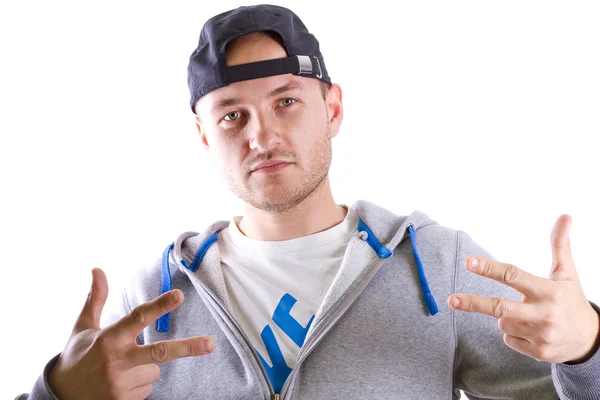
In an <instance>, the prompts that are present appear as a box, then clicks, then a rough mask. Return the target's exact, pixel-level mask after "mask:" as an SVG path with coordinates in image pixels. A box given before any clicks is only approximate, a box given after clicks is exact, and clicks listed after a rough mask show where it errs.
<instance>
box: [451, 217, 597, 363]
mask: <svg viewBox="0 0 600 400" xmlns="http://www.w3.org/2000/svg"><path fill="white" fill-rule="evenodd" d="M570 226H571V217H570V216H569V215H566V214H565V215H562V216H560V217H559V218H558V220H557V221H556V223H555V224H554V228H553V229H552V234H551V236H550V244H551V247H552V268H551V272H550V279H545V278H540V277H537V276H535V275H532V274H529V273H527V272H525V271H523V270H521V269H519V268H517V267H516V266H514V265H511V264H504V263H501V262H496V261H493V260H490V259H487V258H484V257H479V256H477V257H468V258H467V260H466V264H467V265H466V266H467V268H469V269H470V270H471V271H473V272H474V273H476V274H479V275H481V276H485V277H487V278H491V279H494V280H496V281H498V282H501V283H503V284H505V285H508V286H510V287H512V288H514V289H516V290H517V291H519V292H520V293H522V294H523V301H522V302H518V301H511V300H506V299H500V298H489V297H481V296H474V295H467V294H453V295H452V296H450V297H449V298H448V306H449V307H451V308H454V309H456V310H461V311H466V312H478V313H483V314H487V315H491V316H492V317H495V318H498V328H499V329H500V331H502V332H504V343H505V344H506V345H507V346H508V347H510V348H512V349H514V350H516V351H518V352H519V353H522V354H525V355H527V356H530V357H532V358H535V359H536V360H538V361H547V362H552V363H564V362H570V363H580V362H584V361H586V360H587V359H588V358H590V357H591V356H592V355H593V354H594V353H595V352H596V351H597V349H598V345H599V342H600V316H599V315H598V313H597V312H596V311H595V310H594V308H593V307H592V306H591V305H590V303H589V302H588V300H587V299H586V297H585V294H584V293H583V289H582V287H581V284H580V282H579V277H578V275H577V270H576V269H575V263H574V261H573V257H572V255H571V245H570V242H569V227H570Z"/></svg>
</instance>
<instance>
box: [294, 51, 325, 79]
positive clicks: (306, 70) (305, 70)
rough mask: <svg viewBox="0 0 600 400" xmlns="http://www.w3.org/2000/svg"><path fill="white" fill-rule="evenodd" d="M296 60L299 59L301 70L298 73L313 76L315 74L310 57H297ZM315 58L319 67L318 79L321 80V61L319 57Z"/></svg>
mask: <svg viewBox="0 0 600 400" xmlns="http://www.w3.org/2000/svg"><path fill="white" fill-rule="evenodd" d="M296 58H297V59H298V65H299V67H300V70H299V71H298V73H299V74H307V75H312V74H313V66H312V62H311V60H310V57H309V56H296ZM313 58H314V59H315V60H317V66H318V67H319V73H318V74H316V75H317V78H319V79H321V78H322V77H323V71H322V70H321V62H320V61H319V59H318V58H317V57H315V56H313Z"/></svg>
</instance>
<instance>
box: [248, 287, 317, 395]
mask: <svg viewBox="0 0 600 400" xmlns="http://www.w3.org/2000/svg"><path fill="white" fill-rule="evenodd" d="M294 304H296V299H295V298H294V297H293V296H292V295H291V294H289V293H286V294H285V295H283V297H282V298H281V300H279V304H278V305H277V308H276V309H275V312H274V313H273V321H274V322H275V324H277V326H278V327H279V328H281V330H282V331H283V332H284V333H285V334H286V335H287V336H288V337H289V338H290V339H292V340H293V341H294V343H296V344H297V345H298V347H302V345H303V344H304V340H305V339H306V334H307V333H308V330H309V329H310V325H311V324H312V322H313V320H314V319H315V316H314V315H313V316H312V317H311V318H310V321H308V324H307V325H306V328H304V327H303V326H302V325H300V323H299V322H298V321H296V319H295V318H294V317H292V316H291V315H290V311H291V310H292V307H294ZM260 337H261V339H262V340H263V343H264V344H265V347H266V349H267V352H268V353H269V358H270V359H271V363H272V364H273V366H272V367H269V365H268V364H267V362H266V361H265V359H264V358H263V357H262V356H261V355H260V353H258V351H257V352H256V353H257V354H258V356H259V357H260V361H261V363H262V365H263V367H265V370H266V371H267V375H268V377H269V380H270V381H271V384H272V385H273V390H274V391H275V393H279V392H280V391H281V388H282V387H283V383H284V382H285V380H286V379H287V377H288V376H289V375H290V373H291V372H292V369H291V368H290V367H288V366H287V364H286V362H285V358H284V357H283V354H282V352H281V349H280V348H279V345H278V344H277V339H275V335H274V334H273V330H272V329H271V327H270V326H269V325H267V326H265V327H264V329H263V330H262V332H261V334H260Z"/></svg>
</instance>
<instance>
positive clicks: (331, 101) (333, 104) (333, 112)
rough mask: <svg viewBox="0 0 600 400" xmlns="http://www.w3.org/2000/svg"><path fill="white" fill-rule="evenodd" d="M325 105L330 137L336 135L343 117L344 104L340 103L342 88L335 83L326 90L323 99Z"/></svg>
mask: <svg viewBox="0 0 600 400" xmlns="http://www.w3.org/2000/svg"><path fill="white" fill-rule="evenodd" d="M325 103H326V106H327V115H328V118H329V120H328V122H329V126H330V128H331V138H334V137H336V136H337V134H338V132H339V130H340V125H341V124H342V120H343V118H344V106H343V105H342V88H341V86H340V85H338V84H337V83H334V84H332V85H331V87H330V88H329V90H328V91H327V98H326V99H325Z"/></svg>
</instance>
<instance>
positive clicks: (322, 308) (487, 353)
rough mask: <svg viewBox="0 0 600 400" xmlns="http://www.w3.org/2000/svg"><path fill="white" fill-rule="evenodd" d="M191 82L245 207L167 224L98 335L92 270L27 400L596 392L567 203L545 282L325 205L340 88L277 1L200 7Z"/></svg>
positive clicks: (596, 367)
mask: <svg viewBox="0 0 600 400" xmlns="http://www.w3.org/2000/svg"><path fill="white" fill-rule="evenodd" d="M189 86H190V91H191V107H192V110H193V111H194V113H195V114H196V124H197V126H198V131H199V133H200V138H201V140H202V143H203V145H204V146H205V148H206V149H207V151H208V152H209V153H210V154H211V155H212V156H213V157H214V160H215V162H216V164H217V166H218V168H219V170H220V172H221V173H222V175H223V177H224V178H225V180H226V182H227V184H228V186H229V188H230V189H231V190H232V192H233V193H234V194H236V195H237V196H238V197H240V198H241V199H242V200H243V201H244V202H245V204H246V206H245V210H244V215H243V216H239V217H233V218H232V219H231V221H218V222H215V223H214V224H213V225H211V226H209V227H208V228H206V229H205V230H204V231H203V232H202V233H194V232H187V233H184V234H182V235H181V236H180V237H179V238H178V239H177V240H176V241H175V242H174V243H172V244H170V245H169V246H168V247H167V248H166V249H165V250H164V253H163V256H162V257H161V258H160V259H159V260H158V261H157V263H156V265H154V266H149V267H148V268H146V269H143V270H141V271H140V272H139V274H138V275H137V277H136V279H135V281H133V282H131V283H130V284H129V285H128V287H127V288H126V290H125V291H124V292H123V296H122V303H121V308H120V309H117V310H110V315H107V316H105V317H104V318H105V321H106V324H103V325H104V328H103V329H101V328H100V316H101V313H102V311H103V307H104V303H105V300H106V296H107V293H108V284H107V281H106V277H105V275H104V273H103V272H102V271H101V270H99V269H94V270H93V271H92V273H93V282H92V290H91V292H90V295H89V296H88V300H87V302H86V304H85V306H84V308H83V310H82V312H81V314H80V316H79V318H78V320H77V322H76V324H75V327H74V330H73V334H72V336H71V338H70V340H69V341H68V343H67V346H66V347H65V349H64V351H63V352H62V353H61V354H59V355H57V356H56V357H55V358H54V359H53V360H51V361H50V362H49V363H48V365H47V366H46V368H45V370H44V373H43V375H42V376H41V377H40V379H39V380H38V381H37V382H36V384H35V387H34V389H33V391H32V392H31V394H30V395H29V398H30V399H52V398H58V399H61V400H70V399H96V398H97V399H144V398H155V399H191V398H207V399H261V398H262V399H276V398H285V399H319V398H328V399H367V398H399V399H416V398H423V399H443V398H458V396H459V390H464V391H465V392H467V393H469V396H470V397H471V398H478V399H483V398H511V399H556V398H557V397H559V398H561V399H591V398H600V351H599V350H598V344H599V343H598V342H599V337H600V322H599V321H600V318H599V313H600V309H599V308H598V307H597V306H596V305H595V304H593V303H591V302H589V301H588V300H587V299H586V297H585V295H584V293H583V290H582V288H581V285H580V284H579V281H578V278H577V272H576V269H575V266H574V264H573V260H572V257H571V253H570V247H569V242H568V229H569V225H570V217H569V216H567V215H564V216H561V217H559V219H558V220H557V222H556V224H555V227H554V230H553V232H552V236H551V246H552V255H553V267H552V270H551V275H550V279H543V278H539V277H535V276H533V275H530V274H528V273H526V272H525V271H523V270H521V269H519V268H517V267H515V266H512V265H509V264H503V263H500V262H497V261H495V260H494V259H493V258H492V256H491V255H490V254H489V253H487V252H486V251H485V250H484V249H482V248H481V247H479V246H478V245H477V244H476V243H475V242H474V241H473V240H472V239H471V238H470V237H469V236H468V235H467V234H466V233H464V232H461V231H456V230H452V229H450V228H446V227H442V226H440V225H438V224H437V223H436V222H435V221H433V220H432V219H430V218H429V217H428V216H427V215H425V214H423V213H421V212H419V211H414V212H412V213H411V214H410V215H408V216H397V215H394V214H393V213H391V212H389V211H387V210H385V209H382V208H380V207H378V206H376V205H374V204H372V203H370V202H367V201H358V202H356V203H355V204H353V205H352V206H347V205H339V204H336V203H335V201H334V199H333V195H332V193H331V189H330V183H329V179H328V170H329V166H330V163H331V140H332V138H334V137H335V136H336V135H337V133H338V132H339V128H340V125H341V122H342V119H343V107H342V91H341V88H340V86H339V85H337V84H333V83H332V82H331V80H330V78H329V75H328V71H327V69H326V67H325V62H324V58H323V56H322V54H321V53H320V50H319V45H318V41H317V40H316V38H315V37H314V36H312V35H311V34H310V33H309V32H308V31H307V30H306V27H305V26H304V25H303V23H302V22H301V21H300V19H299V18H298V17H297V16H296V15H295V14H294V13H292V12H291V11H290V10H287V9H285V8H282V7H277V6H267V5H261V6H252V7H240V8H238V9H236V10H231V11H228V12H226V13H223V14H220V15H217V16H215V17H213V18H211V19H210V20H209V21H208V22H207V23H206V24H205V26H204V27H203V29H202V32H201V35H200V41H199V44H198V48H197V49H196V51H194V53H193V54H192V56H191V57H190V65H189ZM474 260H479V269H476V268H473V269H470V270H467V269H466V268H465V267H466V266H467V265H469V266H470V265H471V261H474ZM469 292H473V294H467V293H469ZM455 293H457V294H455ZM184 298H185V301H184ZM436 299H447V302H448V303H447V305H446V304H442V305H441V306H438V303H437V301H436ZM455 300H456V301H457V302H456V303H455ZM154 321H156V322H154ZM22 398H27V395H25V396H23V397H22Z"/></svg>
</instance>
